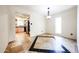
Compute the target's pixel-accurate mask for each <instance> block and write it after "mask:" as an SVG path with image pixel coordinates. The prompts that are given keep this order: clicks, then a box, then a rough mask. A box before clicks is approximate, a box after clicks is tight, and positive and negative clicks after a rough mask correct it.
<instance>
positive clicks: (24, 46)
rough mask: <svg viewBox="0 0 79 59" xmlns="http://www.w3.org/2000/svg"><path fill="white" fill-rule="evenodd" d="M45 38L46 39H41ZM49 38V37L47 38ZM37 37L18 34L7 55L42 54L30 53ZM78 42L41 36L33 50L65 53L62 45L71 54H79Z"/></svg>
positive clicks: (58, 37) (57, 37)
mask: <svg viewBox="0 0 79 59" xmlns="http://www.w3.org/2000/svg"><path fill="white" fill-rule="evenodd" d="M41 36H44V37H41ZM47 36H48V37H47ZM35 38H36V37H30V36H28V35H27V34H26V33H17V34H16V40H15V41H13V42H12V43H10V44H9V45H8V46H7V48H6V51H5V53H41V52H36V51H29V49H30V47H31V45H32V43H33V42H34V40H35ZM76 44H77V42H76V41H74V40H72V39H67V38H63V37H60V36H54V35H51V34H42V35H39V37H38V39H37V41H36V43H35V45H34V47H33V48H38V49H48V50H56V51H64V49H63V48H61V45H63V46H65V47H66V48H67V49H68V50H69V51H70V52H71V53H76V52H77V45H76Z"/></svg>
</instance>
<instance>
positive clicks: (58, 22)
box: [55, 17, 62, 34]
mask: <svg viewBox="0 0 79 59" xmlns="http://www.w3.org/2000/svg"><path fill="white" fill-rule="evenodd" d="M55 33H56V34H61V33H62V18H61V17H56V18H55Z"/></svg>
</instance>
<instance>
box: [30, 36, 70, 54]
mask: <svg viewBox="0 0 79 59" xmlns="http://www.w3.org/2000/svg"><path fill="white" fill-rule="evenodd" d="M38 37H45V36H36V38H35V40H34V42H33V43H32V45H31V47H30V49H29V51H36V52H43V53H70V51H69V50H68V49H66V47H64V46H63V45H62V46H61V47H62V48H63V49H64V50H65V51H55V50H47V49H38V48H34V45H35V43H36V41H37V39H38Z"/></svg>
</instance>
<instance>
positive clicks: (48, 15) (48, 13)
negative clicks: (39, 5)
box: [47, 7, 51, 19]
mask: <svg viewBox="0 0 79 59" xmlns="http://www.w3.org/2000/svg"><path fill="white" fill-rule="evenodd" d="M47 9H48V12H47V19H50V18H51V16H50V8H49V7H48V8H47Z"/></svg>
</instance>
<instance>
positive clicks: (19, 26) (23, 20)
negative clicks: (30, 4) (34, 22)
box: [16, 16, 30, 35]
mask: <svg viewBox="0 0 79 59" xmlns="http://www.w3.org/2000/svg"><path fill="white" fill-rule="evenodd" d="M20 32H25V33H26V34H28V35H30V21H29V17H28V16H26V17H22V16H16V33H20Z"/></svg>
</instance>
